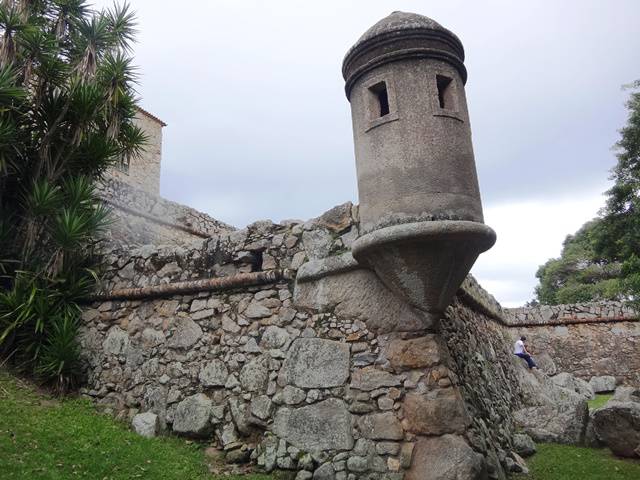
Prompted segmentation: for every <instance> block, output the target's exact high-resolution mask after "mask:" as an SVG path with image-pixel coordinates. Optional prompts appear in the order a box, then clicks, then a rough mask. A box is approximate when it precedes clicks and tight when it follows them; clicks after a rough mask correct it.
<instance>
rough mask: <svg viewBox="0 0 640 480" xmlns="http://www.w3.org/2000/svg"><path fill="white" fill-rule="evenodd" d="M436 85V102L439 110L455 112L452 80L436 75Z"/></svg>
mask: <svg viewBox="0 0 640 480" xmlns="http://www.w3.org/2000/svg"><path fill="white" fill-rule="evenodd" d="M436 84H437V85H438V102H439V103H440V108H444V109H447V110H455V109H456V108H455V99H454V91H453V80H452V79H451V78H449V77H445V76H444V75H436Z"/></svg>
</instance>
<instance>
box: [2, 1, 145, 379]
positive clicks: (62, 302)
mask: <svg viewBox="0 0 640 480" xmlns="http://www.w3.org/2000/svg"><path fill="white" fill-rule="evenodd" d="M134 20H135V19H134V16H133V14H132V13H131V12H130V10H129V7H128V6H127V5H124V6H122V7H115V8H113V9H111V10H106V11H99V12H94V11H92V10H90V8H89V6H88V4H87V2H86V1H85V0H73V1H64V2H60V1H57V0H39V1H30V2H27V1H23V0H9V1H3V2H1V3H0V37H1V41H0V252H1V253H0V348H1V349H2V352H3V354H4V355H5V356H8V357H9V358H11V361H12V362H14V363H15V365H16V366H17V367H19V368H20V369H22V370H24V371H26V372H30V373H32V374H34V375H36V376H38V377H39V378H41V379H42V380H44V381H47V382H52V383H55V384H56V385H57V387H58V389H59V390H60V391H66V390H67V389H68V388H70V387H72V386H74V385H75V384H77V382H78V379H79V347H78V344H77V340H76V338H77V333H78V326H79V319H80V309H79V307H78V301H79V300H80V299H81V298H82V297H84V296H86V295H87V294H88V293H89V292H90V291H91V290H92V288H93V286H94V283H95V278H96V274H95V273H94V271H95V265H96V261H95V258H96V257H95V252H96V248H97V246H98V243H99V238H100V234H101V231H102V229H103V228H104V227H105V226H106V224H107V221H108V214H109V212H108V210H107V209H106V208H105V207H104V205H103V204H102V203H101V202H100V199H99V198H98V196H97V195H96V192H95V189H94V183H95V181H96V180H98V179H99V178H100V177H101V175H102V174H103V172H104V171H105V170H106V169H107V168H108V167H110V166H111V165H113V164H115V163H116V162H118V161H121V160H122V159H129V158H131V157H134V156H136V155H138V154H139V153H140V151H141V149H142V148H143V145H144V143H145V141H146V138H145V135H144V134H143V133H142V131H141V130H140V129H139V128H138V127H136V126H135V125H134V124H133V118H134V116H135V114H136V99H135V91H134V88H133V84H134V82H135V78H136V74H135V69H134V67H133V65H132V63H131V59H130V57H129V53H130V49H131V42H132V40H133V37H134V33H135V28H134V27H135V21H134Z"/></svg>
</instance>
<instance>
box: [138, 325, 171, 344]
mask: <svg viewBox="0 0 640 480" xmlns="http://www.w3.org/2000/svg"><path fill="white" fill-rule="evenodd" d="M164 341H165V335H164V333H163V332H161V331H158V330H154V329H153V328H145V329H144V330H143V331H142V345H143V346H144V347H145V348H153V347H157V346H158V345H161V344H162V343H164Z"/></svg>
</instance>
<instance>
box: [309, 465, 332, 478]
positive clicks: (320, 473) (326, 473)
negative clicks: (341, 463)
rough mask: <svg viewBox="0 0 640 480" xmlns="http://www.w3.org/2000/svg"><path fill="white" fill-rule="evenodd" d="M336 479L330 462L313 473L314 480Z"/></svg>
mask: <svg viewBox="0 0 640 480" xmlns="http://www.w3.org/2000/svg"><path fill="white" fill-rule="evenodd" d="M335 478H336V472H335V470H334V469H333V465H331V463H329V462H327V463H323V464H322V465H320V466H319V467H318V468H317V469H316V471H315V472H313V480H334V479H335Z"/></svg>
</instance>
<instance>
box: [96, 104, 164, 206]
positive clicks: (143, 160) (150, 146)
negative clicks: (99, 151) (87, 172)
mask: <svg viewBox="0 0 640 480" xmlns="http://www.w3.org/2000/svg"><path fill="white" fill-rule="evenodd" d="M134 123H135V125H137V126H138V127H140V128H141V129H142V131H143V132H144V133H145V135H147V145H146V146H145V150H144V152H142V154H141V155H140V156H139V157H136V158H133V159H131V162H130V164H129V166H128V168H127V169H126V171H124V170H119V169H118V168H111V169H110V170H109V171H108V172H107V176H108V177H110V178H114V179H116V180H119V181H121V182H124V183H127V184H128V185H130V186H132V187H134V188H137V189H138V190H142V191H144V192H147V193H149V194H150V195H160V169H161V162H162V127H163V126H164V123H162V122H161V121H160V120H159V119H157V118H155V117H154V116H152V115H151V114H149V113H148V112H146V111H144V110H142V109H139V110H138V112H137V113H136V116H135V118H134Z"/></svg>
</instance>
